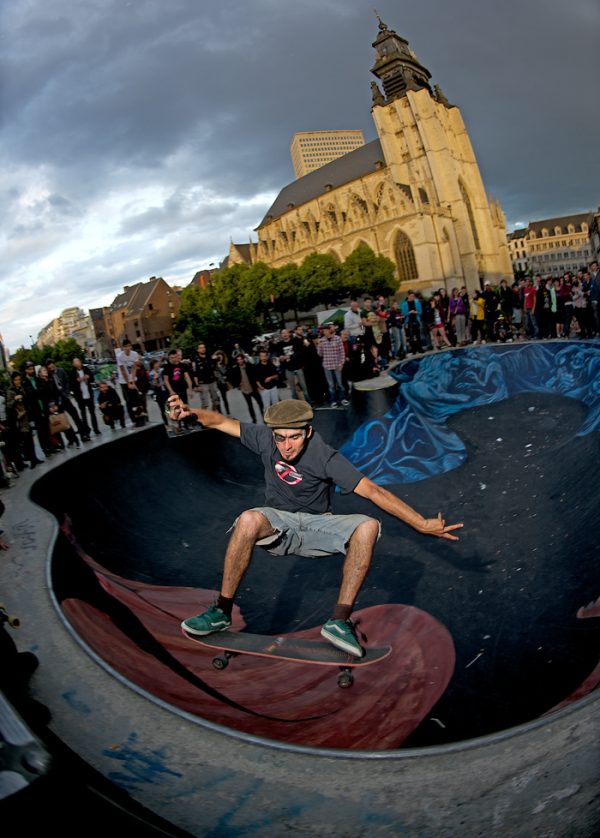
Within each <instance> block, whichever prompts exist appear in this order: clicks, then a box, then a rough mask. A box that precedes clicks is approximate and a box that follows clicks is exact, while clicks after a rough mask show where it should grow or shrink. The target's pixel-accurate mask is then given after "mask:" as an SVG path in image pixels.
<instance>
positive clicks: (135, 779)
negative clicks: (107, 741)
mask: <svg viewBox="0 0 600 838" xmlns="http://www.w3.org/2000/svg"><path fill="white" fill-rule="evenodd" d="M138 742H139V737H138V735H137V734H136V733H130V734H129V736H128V738H127V742H125V743H123V744H121V745H115V746H114V747H113V748H105V749H104V750H103V751H102V754H103V755H104V756H105V757H109V758H110V759H112V760H115V761H116V762H118V763H119V764H120V768H119V770H118V771H109V772H108V774H107V776H108V779H109V780H111V781H112V782H113V783H115V785H117V786H120V787H121V788H123V789H125V791H128V792H134V791H137V790H138V789H139V788H140V787H142V786H143V785H145V784H148V783H156V782H157V781H159V779H160V778H161V777H162V776H163V775H168V776H170V777H181V776H182V775H181V774H180V773H179V772H178V771H172V770H171V769H170V768H168V767H167V766H166V764H165V761H166V755H165V753H164V752H163V751H148V750H144V749H142V748H140V747H139V746H138Z"/></svg>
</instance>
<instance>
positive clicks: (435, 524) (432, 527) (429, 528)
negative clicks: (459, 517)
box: [415, 512, 463, 541]
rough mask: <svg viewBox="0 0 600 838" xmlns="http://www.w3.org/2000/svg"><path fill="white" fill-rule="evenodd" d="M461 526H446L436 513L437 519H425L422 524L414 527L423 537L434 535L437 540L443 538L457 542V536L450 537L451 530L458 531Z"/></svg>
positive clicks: (440, 515)
mask: <svg viewBox="0 0 600 838" xmlns="http://www.w3.org/2000/svg"><path fill="white" fill-rule="evenodd" d="M462 526H463V524H449V525H448V526H446V521H445V520H444V517H443V515H442V513H441V512H439V513H438V516H437V518H425V519H424V521H423V523H422V524H420V525H419V526H416V527H415V529H417V530H418V531H419V532H422V533H423V535H435V536H436V537H437V538H445V539H447V540H448V541H458V536H457V535H451V534H450V533H451V532H452V531H453V530H459V529H461V527H462Z"/></svg>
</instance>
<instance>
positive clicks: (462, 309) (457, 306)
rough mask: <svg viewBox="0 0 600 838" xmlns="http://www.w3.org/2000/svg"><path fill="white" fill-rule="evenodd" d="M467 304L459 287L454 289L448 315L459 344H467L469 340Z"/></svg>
mask: <svg viewBox="0 0 600 838" xmlns="http://www.w3.org/2000/svg"><path fill="white" fill-rule="evenodd" d="M467 314H468V310H467V306H466V302H465V299H464V297H461V295H460V293H459V290H458V288H453V289H452V295H451V297H450V303H449V306H448V317H449V320H450V323H451V325H452V328H453V329H454V334H455V335H456V343H457V345H458V346H465V344H466V342H467Z"/></svg>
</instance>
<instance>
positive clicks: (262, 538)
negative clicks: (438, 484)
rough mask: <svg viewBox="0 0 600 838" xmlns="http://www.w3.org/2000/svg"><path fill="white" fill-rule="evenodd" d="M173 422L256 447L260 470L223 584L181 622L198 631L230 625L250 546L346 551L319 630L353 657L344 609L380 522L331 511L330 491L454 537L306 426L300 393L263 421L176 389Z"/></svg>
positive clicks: (357, 648)
mask: <svg viewBox="0 0 600 838" xmlns="http://www.w3.org/2000/svg"><path fill="white" fill-rule="evenodd" d="M169 410H170V414H171V418H172V419H174V420H175V421H179V420H180V419H185V418H189V417H192V416H195V418H196V419H197V420H199V421H200V422H201V423H202V425H204V427H206V428H215V429H216V430H219V431H222V432H223V433H226V434H229V435H230V436H232V437H236V438H237V439H239V440H240V442H241V443H242V445H244V446H245V447H246V448H248V449H249V450H250V451H253V452H254V453H255V454H258V455H259V456H260V458H261V460H262V463H263V467H264V474H265V484H266V488H265V501H264V505H263V506H256V507H253V508H252V509H248V510H246V511H245V512H242V514H241V515H240V516H239V517H238V518H237V519H236V521H235V522H234V525H233V532H232V535H231V538H230V540H229V544H228V546H227V550H226V553H225V562H224V568H223V579H222V583H221V591H220V594H219V598H218V599H217V601H216V602H215V603H214V604H213V605H211V607H210V608H209V609H208V610H206V611H204V612H203V613H201V614H198V615H197V616H194V617H188V618H187V619H185V620H184V621H183V622H182V624H181V625H182V628H183V629H184V630H185V631H186V632H188V633H189V634H194V635H198V636H204V635H207V634H213V633H214V632H219V631H225V630H226V629H228V628H229V627H230V626H231V612H232V607H233V601H234V597H235V595H236V592H237V589H238V587H239V584H240V582H241V580H242V577H243V575H244V573H245V571H246V570H247V568H248V566H249V564H250V561H251V559H252V551H253V549H254V547H255V545H258V546H260V547H264V548H265V549H266V550H267V551H268V552H269V553H271V554H272V555H275V556H283V555H287V554H294V555H297V556H311V557H321V556H329V555H332V554H334V553H342V554H344V555H345V556H346V558H345V561H344V565H343V572H342V582H341V586H340V591H339V595H338V598H337V603H336V605H335V608H334V610H333V613H332V616H331V619H329V620H328V621H327V622H326V623H325V625H324V626H323V628H322V629H321V634H322V635H323V637H325V638H326V639H327V640H329V641H330V642H331V643H332V644H333V645H334V646H336V647H337V648H339V649H342V650H343V651H345V652H347V653H348V654H350V655H353V656H355V657H362V656H363V654H364V650H363V649H362V647H361V645H360V643H359V642H358V639H357V637H356V632H355V629H354V626H353V624H352V621H351V620H350V615H351V613H352V609H353V607H354V602H355V599H356V597H357V595H358V592H359V590H360V588H361V585H362V583H363V580H364V578H365V576H366V574H367V571H368V570H369V566H370V563H371V558H372V555H373V550H374V548H375V544H376V543H377V540H378V538H379V535H380V529H381V527H380V523H379V521H377V520H376V519H375V518H371V517H369V516H368V515H362V514H351V515H333V514H332V513H331V493H332V490H333V488H334V486H335V485H337V486H339V488H340V489H341V491H342V492H344V493H350V492H354V493H355V494H357V495H359V496H360V497H363V498H367V499H368V500H370V501H372V502H373V503H374V504H375V505H376V506H378V507H379V508H380V509H383V510H384V511H385V512H387V513H388V514H390V515H394V516H395V517H397V518H400V520H402V521H405V522H406V523H407V524H409V525H411V526H412V527H414V528H415V529H416V530H418V531H419V532H422V533H424V534H428V535H434V536H437V537H439V538H444V539H449V540H452V541H455V540H457V537H456V536H455V535H453V534H452V531H453V530H455V529H457V528H459V527H462V524H454V525H451V526H446V523H445V521H444V519H443V517H442V514H441V513H440V514H439V515H438V517H437V518H430V519H426V518H423V516H422V515H420V514H419V513H418V512H416V511H415V510H414V509H412V508H411V507H410V506H408V505H407V504H406V503H404V502H403V501H402V500H400V499H399V498H397V497H396V496H395V495H393V494H392V493H391V492H389V491H388V490H387V489H384V488H383V487H381V486H378V485H377V484H375V483H373V482H372V481H371V480H369V478H368V477H365V476H364V475H363V474H362V473H361V472H360V471H358V469H357V468H355V466H353V465H352V463H350V462H349V461H348V460H347V459H346V458H345V457H344V456H343V455H342V454H340V453H339V451H336V450H335V449H334V448H332V447H331V446H330V445H328V444H327V443H326V442H325V441H324V440H323V439H322V437H321V436H320V434H319V433H317V432H316V431H315V430H314V428H313V427H312V424H311V422H312V418H313V411H312V408H311V406H310V405H309V404H308V403H307V402H304V401H303V400H301V399H286V400H285V401H281V402H279V403H278V404H274V405H271V406H270V407H269V408H268V410H267V411H266V412H265V415H264V421H265V424H264V425H254V424H251V423H247V422H239V421H238V420H237V419H232V418H230V417H228V416H223V414H221V413H216V412H213V411H209V410H201V409H196V408H190V407H188V406H187V405H186V404H184V403H183V402H182V400H181V399H179V398H178V397H177V396H171V397H170V398H169Z"/></svg>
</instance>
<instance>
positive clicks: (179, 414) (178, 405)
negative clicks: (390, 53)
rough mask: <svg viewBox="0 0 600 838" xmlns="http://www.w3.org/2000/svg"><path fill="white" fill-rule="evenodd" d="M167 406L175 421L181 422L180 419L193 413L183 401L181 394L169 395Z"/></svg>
mask: <svg viewBox="0 0 600 838" xmlns="http://www.w3.org/2000/svg"><path fill="white" fill-rule="evenodd" d="M167 406H168V408H169V416H170V417H171V419H173V421H175V422H179V420H180V419H187V417H188V416H191V415H192V411H191V410H190V408H189V407H188V406H187V404H184V403H183V402H182V400H181V399H180V398H179V396H169V398H168V399H167Z"/></svg>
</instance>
